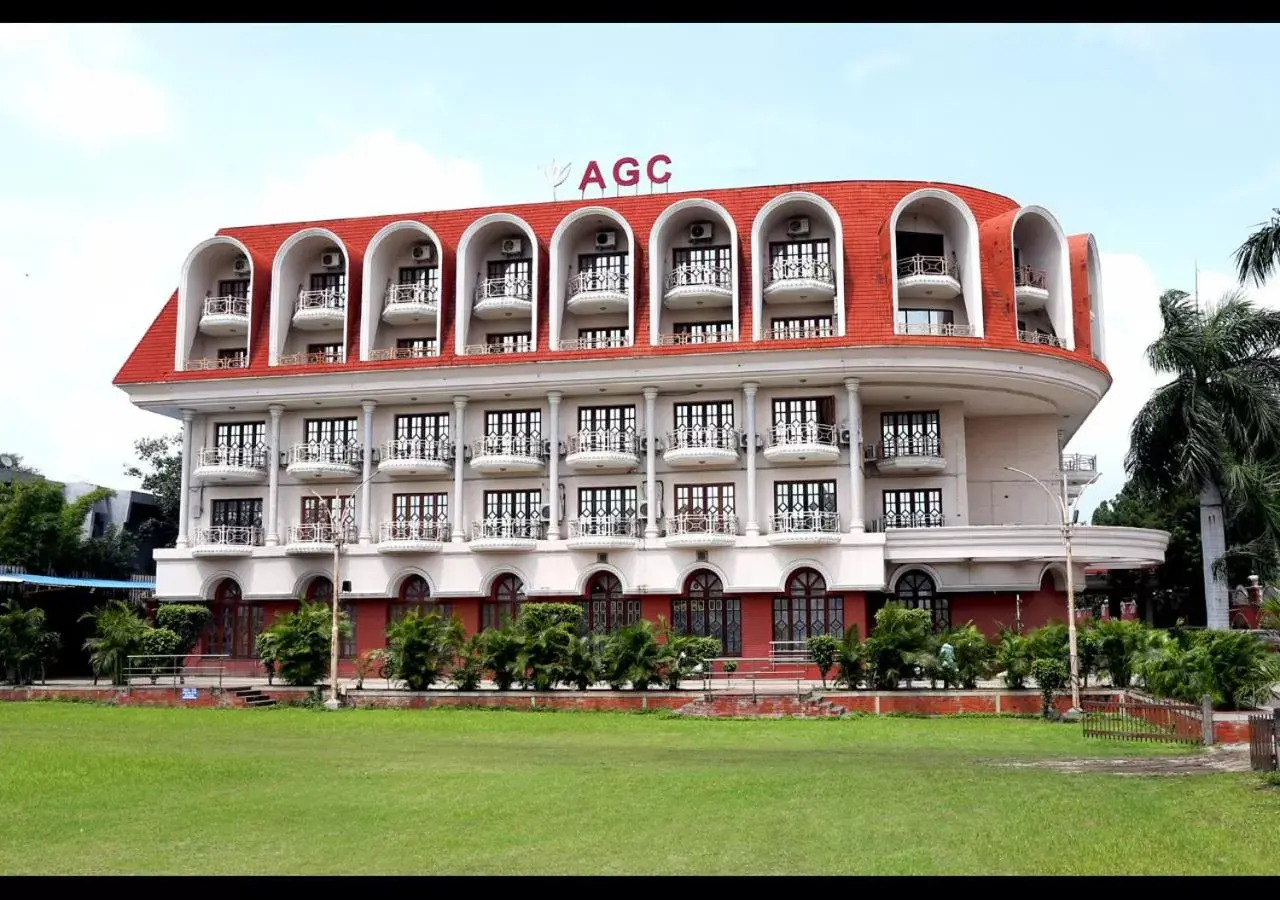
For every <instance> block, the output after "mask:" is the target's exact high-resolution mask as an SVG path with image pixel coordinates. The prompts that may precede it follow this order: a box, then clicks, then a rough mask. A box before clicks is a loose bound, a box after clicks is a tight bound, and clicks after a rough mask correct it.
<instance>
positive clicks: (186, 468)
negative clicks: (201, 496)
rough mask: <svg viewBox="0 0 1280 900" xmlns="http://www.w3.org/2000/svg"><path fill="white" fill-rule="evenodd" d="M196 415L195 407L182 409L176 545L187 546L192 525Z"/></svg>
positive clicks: (174, 543)
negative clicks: (188, 530)
mask: <svg viewBox="0 0 1280 900" xmlns="http://www.w3.org/2000/svg"><path fill="white" fill-rule="evenodd" d="M195 417H196V412H195V410H194V409H184V410H183V411H182V479H181V481H182V483H181V486H180V487H179V488H178V490H179V494H178V537H177V540H175V541H174V542H173V545H174V546H175V547H186V546H188V544H189V543H190V542H189V541H188V540H187V529H188V528H189V527H190V526H189V524H188V522H187V517H188V516H190V515H191V423H192V421H193V420H194V419H195Z"/></svg>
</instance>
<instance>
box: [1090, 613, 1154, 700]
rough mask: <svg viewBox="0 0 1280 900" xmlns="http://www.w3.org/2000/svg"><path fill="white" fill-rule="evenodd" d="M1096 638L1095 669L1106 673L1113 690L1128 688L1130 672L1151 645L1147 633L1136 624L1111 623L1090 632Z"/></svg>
mask: <svg viewBox="0 0 1280 900" xmlns="http://www.w3.org/2000/svg"><path fill="white" fill-rule="evenodd" d="M1091 630H1092V631H1094V632H1095V633H1096V634H1097V637H1098V658H1097V667H1098V670H1099V671H1100V672H1106V673H1107V679H1108V680H1109V681H1110V682H1111V686H1112V687H1118V688H1127V687H1128V686H1129V685H1130V683H1131V682H1132V681H1133V668H1134V665H1135V664H1136V663H1137V661H1138V657H1139V656H1140V655H1141V654H1142V652H1143V651H1144V649H1145V648H1146V646H1147V645H1148V644H1149V643H1150V630H1149V629H1148V628H1147V626H1145V625H1143V624H1142V623H1141V622H1138V621H1125V620H1123V619H1110V620H1108V621H1105V622H1099V623H1098V624H1097V625H1096V626H1095V627H1094V628H1093V629H1091Z"/></svg>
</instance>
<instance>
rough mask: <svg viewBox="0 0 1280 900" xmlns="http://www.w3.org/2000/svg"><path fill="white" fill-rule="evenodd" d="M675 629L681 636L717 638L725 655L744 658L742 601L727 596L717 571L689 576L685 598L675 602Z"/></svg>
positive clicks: (699, 572)
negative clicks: (742, 656)
mask: <svg viewBox="0 0 1280 900" xmlns="http://www.w3.org/2000/svg"><path fill="white" fill-rule="evenodd" d="M671 628H672V630H673V631H675V632H676V633H677V634H691V635H697V636H699V637H713V638H716V639H717V640H718V641H720V654H721V655H722V656H741V655H742V601H741V600H739V599H738V598H737V597H726V596H724V585H723V584H722V583H721V581H720V578H719V576H718V575H716V574H715V573H714V572H709V571H707V570H706V569H701V570H699V571H697V572H694V573H693V574H692V575H690V576H689V580H688V581H687V582H686V583H685V588H684V596H683V597H680V598H678V599H674V600H672V601H671Z"/></svg>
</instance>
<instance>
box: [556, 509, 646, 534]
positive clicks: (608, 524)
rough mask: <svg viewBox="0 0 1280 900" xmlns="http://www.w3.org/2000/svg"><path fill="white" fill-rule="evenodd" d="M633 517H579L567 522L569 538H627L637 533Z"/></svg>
mask: <svg viewBox="0 0 1280 900" xmlns="http://www.w3.org/2000/svg"><path fill="white" fill-rule="evenodd" d="M636 524H637V522H636V519H635V517H634V516H622V515H617V516H609V515H605V516H580V517H579V518H577V519H573V520H572V521H570V522H569V537H571V538H576V537H627V538H633V537H635V536H636V533H637V531H638V529H637V527H636Z"/></svg>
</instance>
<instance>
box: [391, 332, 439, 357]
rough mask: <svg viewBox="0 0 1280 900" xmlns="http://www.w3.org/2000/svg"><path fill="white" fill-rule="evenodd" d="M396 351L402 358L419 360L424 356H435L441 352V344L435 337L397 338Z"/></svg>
mask: <svg viewBox="0 0 1280 900" xmlns="http://www.w3.org/2000/svg"><path fill="white" fill-rule="evenodd" d="M396 349H397V350H399V351H400V352H399V353H398V354H397V355H398V356H400V357H409V358H411V359H417V358H418V357H422V356H435V355H437V354H438V353H439V352H440V342H439V341H437V340H436V339H435V338H433V337H407V338H396Z"/></svg>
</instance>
